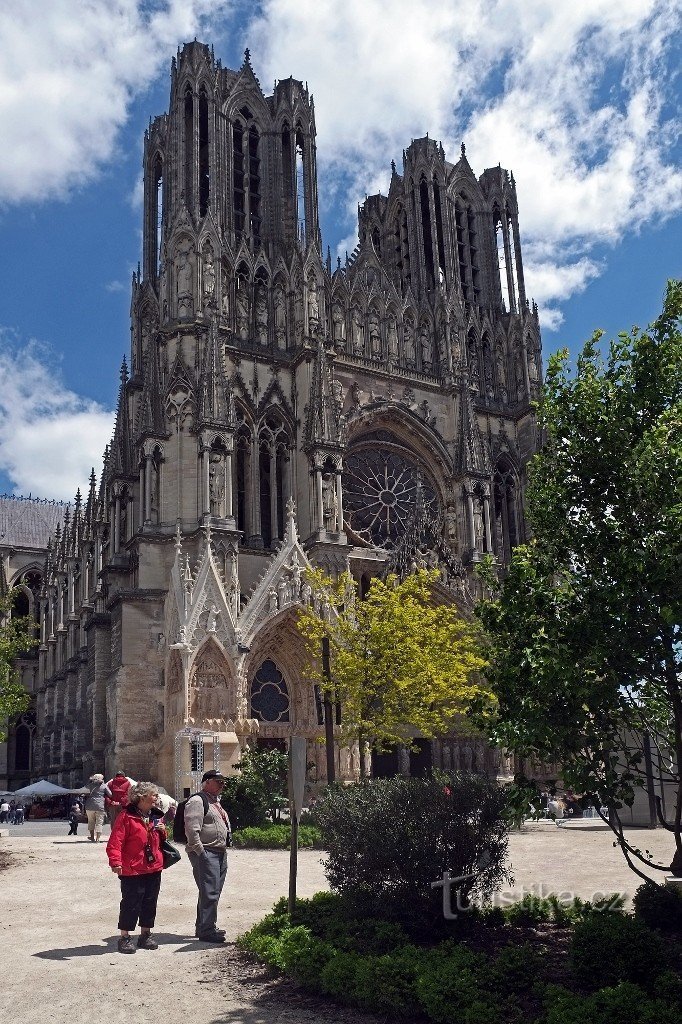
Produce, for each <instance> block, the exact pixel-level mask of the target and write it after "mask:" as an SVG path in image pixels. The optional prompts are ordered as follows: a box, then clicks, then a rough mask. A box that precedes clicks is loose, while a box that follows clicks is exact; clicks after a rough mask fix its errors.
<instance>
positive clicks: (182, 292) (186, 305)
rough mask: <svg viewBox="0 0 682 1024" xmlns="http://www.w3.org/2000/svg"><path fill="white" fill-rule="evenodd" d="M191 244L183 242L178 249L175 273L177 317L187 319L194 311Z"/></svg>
mask: <svg viewBox="0 0 682 1024" xmlns="http://www.w3.org/2000/svg"><path fill="white" fill-rule="evenodd" d="M193 252H194V250H193V247H192V243H191V242H189V241H187V240H185V241H183V242H182V243H181V245H180V246H179V247H178V251H177V254H176V257H175V272H176V283H177V296H178V316H180V317H188V316H191V315H192V313H193V311H194V259H193Z"/></svg>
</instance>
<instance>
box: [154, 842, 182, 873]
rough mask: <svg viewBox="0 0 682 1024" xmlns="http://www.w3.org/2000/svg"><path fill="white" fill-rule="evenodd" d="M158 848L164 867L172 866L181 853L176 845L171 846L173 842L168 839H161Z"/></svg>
mask: <svg viewBox="0 0 682 1024" xmlns="http://www.w3.org/2000/svg"><path fill="white" fill-rule="evenodd" d="M159 849H160V850H161V853H162V854H163V866H164V868H172V867H173V865H174V864H177V863H178V861H179V860H180V859H181V857H182V854H181V853H180V851H179V850H178V848H177V846H173V844H172V843H171V842H170V841H169V840H168V839H162V840H161V845H160V847H159Z"/></svg>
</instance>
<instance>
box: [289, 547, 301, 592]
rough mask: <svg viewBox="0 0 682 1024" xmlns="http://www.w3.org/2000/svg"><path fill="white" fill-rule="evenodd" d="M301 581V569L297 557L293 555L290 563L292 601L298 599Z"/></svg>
mask: <svg viewBox="0 0 682 1024" xmlns="http://www.w3.org/2000/svg"><path fill="white" fill-rule="evenodd" d="M302 582H303V570H302V569H301V566H300V565H299V564H298V558H297V557H296V555H294V558H293V561H292V563H291V588H292V593H293V599H294V601H298V600H299V598H300V596H301V585H302Z"/></svg>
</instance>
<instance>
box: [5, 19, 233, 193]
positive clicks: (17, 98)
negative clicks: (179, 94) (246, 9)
mask: <svg viewBox="0 0 682 1024" xmlns="http://www.w3.org/2000/svg"><path fill="white" fill-rule="evenodd" d="M228 7H229V2H228V0H153V2H149V0H79V2H78V3H74V2H73V0H49V3H45V0H15V2H13V3H11V4H4V5H3V6H2V10H1V11H0V39H1V40H2V46H0V128H1V130H2V140H3V159H2V161H1V162H0V203H5V204H9V203H19V202H25V201H35V200H44V199H50V198H54V197H63V196H65V195H67V194H68V193H69V192H70V191H71V190H72V189H74V188H77V187H78V186H80V185H82V184H84V183H85V182H87V181H89V180H91V179H92V177H93V176H94V175H96V174H97V172H98V171H99V169H100V168H101V167H102V165H103V164H104V163H106V162H107V161H108V160H110V159H111V158H112V156H113V154H114V146H115V142H116V137H117V133H118V131H119V129H120V128H121V127H122V125H123V124H124V123H125V120H126V117H127V113H128V107H129V104H130V102H131V100H132V98H133V96H134V95H135V93H136V92H138V91H139V90H142V89H144V88H146V87H147V86H148V85H149V84H150V83H151V82H152V81H153V80H154V78H155V77H156V76H157V75H158V74H159V72H160V71H161V70H162V69H163V70H164V71H165V70H166V69H167V67H168V63H169V57H170V54H171V53H172V52H173V50H174V49H175V47H176V46H177V45H178V44H179V43H182V42H184V41H186V40H187V39H191V38H193V37H194V35H195V34H196V33H201V32H203V31H206V30H209V29H210V25H211V24H212V23H213V22H214V21H215V20H217V19H218V18H219V17H220V16H221V14H224V13H225V12H226V10H227V9H228Z"/></svg>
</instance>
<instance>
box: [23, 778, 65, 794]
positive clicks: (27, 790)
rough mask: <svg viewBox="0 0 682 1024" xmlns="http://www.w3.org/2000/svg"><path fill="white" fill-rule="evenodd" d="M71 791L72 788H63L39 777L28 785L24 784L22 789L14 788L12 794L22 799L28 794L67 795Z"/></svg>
mask: <svg viewBox="0 0 682 1024" xmlns="http://www.w3.org/2000/svg"><path fill="white" fill-rule="evenodd" d="M72 792H73V790H72V789H64V787H63V786H56V785H55V784H54V782H48V781H47V780H46V779H40V781H39V782H32V783H31V785H30V786H24V787H23V789H17V790H15V792H14V793H13V796H18V797H21V798H22V799H24V798H25V797H30V796H69V794H71V793H72Z"/></svg>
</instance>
